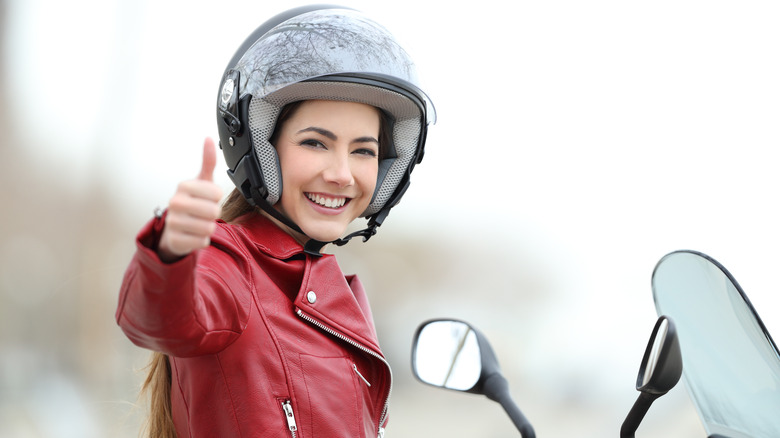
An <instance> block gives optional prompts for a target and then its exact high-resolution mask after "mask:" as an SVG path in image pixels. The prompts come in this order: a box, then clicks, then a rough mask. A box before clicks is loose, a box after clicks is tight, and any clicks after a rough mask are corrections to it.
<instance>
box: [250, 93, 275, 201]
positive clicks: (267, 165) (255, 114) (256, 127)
mask: <svg viewBox="0 0 780 438" xmlns="http://www.w3.org/2000/svg"><path fill="white" fill-rule="evenodd" d="M280 111H281V108H279V107H278V106H275V105H272V104H270V103H268V102H266V101H264V100H262V99H252V100H251V101H250V102H249V128H250V131H251V132H252V145H253V146H254V149H255V154H256V156H257V162H258V163H260V170H261V172H262V176H263V181H264V182H265V186H266V187H267V188H268V196H267V197H266V200H267V201H268V203H269V204H271V205H273V204H275V203H276V202H277V201H279V198H280V197H281V196H282V179H281V177H280V176H281V169H279V158H278V156H277V155H276V149H275V148H274V147H273V146H271V143H270V142H269V141H268V140H269V139H270V138H271V135H272V134H273V130H274V125H275V121H276V118H277V117H278V116H279V112H280Z"/></svg>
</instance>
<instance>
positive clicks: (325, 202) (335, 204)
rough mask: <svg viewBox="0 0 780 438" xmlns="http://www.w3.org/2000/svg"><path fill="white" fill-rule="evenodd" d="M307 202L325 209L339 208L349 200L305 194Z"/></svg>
mask: <svg viewBox="0 0 780 438" xmlns="http://www.w3.org/2000/svg"><path fill="white" fill-rule="evenodd" d="M306 197H307V198H309V201H311V202H313V203H315V204H317V205H321V206H323V207H325V208H341V207H343V206H344V204H346V203H347V202H348V201H349V198H344V197H330V196H322V195H318V194H316V193H306Z"/></svg>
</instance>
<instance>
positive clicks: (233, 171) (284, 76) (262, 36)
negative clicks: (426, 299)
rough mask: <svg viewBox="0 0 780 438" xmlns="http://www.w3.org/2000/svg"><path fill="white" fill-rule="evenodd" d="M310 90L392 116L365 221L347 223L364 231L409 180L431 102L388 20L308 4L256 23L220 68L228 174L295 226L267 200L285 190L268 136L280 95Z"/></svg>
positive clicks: (254, 200) (285, 98)
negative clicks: (389, 139) (385, 23)
mask: <svg viewBox="0 0 780 438" xmlns="http://www.w3.org/2000/svg"><path fill="white" fill-rule="evenodd" d="M312 99H320V100H339V101H351V102H359V103H364V104H368V105H372V106H374V107H377V108H379V109H381V110H382V111H383V112H384V113H385V114H386V115H388V116H389V119H390V120H391V128H392V135H391V136H390V137H392V144H389V145H384V144H383V145H382V149H383V151H382V154H381V156H380V157H379V173H378V178H377V184H376V190H375V192H374V194H373V198H372V199H371V202H370V204H369V206H368V208H367V209H366V210H365V211H364V212H363V214H362V215H361V216H363V217H366V218H367V219H368V227H367V228H366V229H365V230H362V231H359V232H356V233H353V235H361V236H363V238H364V240H367V239H368V238H369V237H370V236H372V235H373V234H374V233H376V227H378V226H379V225H381V224H382V221H383V220H384V219H385V217H386V216H387V214H388V212H389V211H390V209H391V208H392V207H393V206H395V205H396V204H397V203H398V201H399V200H400V199H401V197H402V196H403V194H404V192H405V191H406V189H407V188H408V186H409V178H410V174H411V172H412V169H413V168H414V166H415V165H416V164H418V163H420V161H421V160H422V158H423V152H424V147H425V138H426V134H427V126H428V125H429V124H431V123H435V119H436V113H435V110H434V108H433V105H432V103H431V101H430V100H429V98H428V97H427V95H426V94H425V93H424V92H423V91H422V90H421V88H420V86H419V83H418V78H417V73H416V70H415V66H414V63H413V62H412V60H411V58H410V57H409V55H408V54H407V53H406V51H404V49H403V48H402V47H401V46H400V45H399V44H398V42H397V41H396V40H395V38H394V37H393V36H392V35H391V34H390V33H389V32H388V31H387V29H385V28H384V27H383V26H381V25H380V24H378V23H376V22H375V21H373V20H371V19H369V18H368V17H366V16H365V15H363V14H362V13H360V12H358V11H356V10H353V9H349V8H343V7H339V6H329V5H316V6H304V7H299V8H295V9H291V10H289V11H286V12H283V13H281V14H279V15H277V16H275V17H273V18H271V19H270V20H268V21H267V22H265V23H264V24H262V25H261V26H260V27H259V28H257V30H255V32H253V33H252V34H251V35H250V36H249V37H248V38H247V39H246V41H245V42H244V43H243V44H242V45H241V47H240V48H239V49H238V51H237V52H236V54H235V55H234V56H233V58H232V59H231V60H230V62H229V64H228V66H227V68H226V70H225V73H224V76H223V78H222V82H221V85H220V90H219V96H218V100H217V124H218V130H219V145H220V148H221V149H222V152H223V154H224V156H225V161H226V164H227V166H228V168H229V170H228V175H229V176H230V178H231V179H232V181H233V183H234V184H235V185H236V187H237V188H238V189H239V190H240V192H241V193H242V194H243V195H244V197H245V198H246V200H247V201H248V202H249V203H250V204H252V205H254V206H258V207H260V208H262V209H264V210H265V211H267V212H268V213H269V214H272V215H274V216H275V217H276V218H277V219H279V220H281V221H282V222H284V223H285V224H287V225H288V226H290V227H292V228H293V229H295V230H298V231H300V228H298V227H297V225H295V224H294V223H292V221H291V220H290V219H288V218H286V217H284V216H283V215H282V214H281V213H280V212H278V211H277V210H276V209H274V208H273V207H272V206H273V205H274V204H275V203H276V202H277V201H278V200H279V198H280V196H281V193H282V175H281V171H280V165H279V159H278V156H277V154H276V150H275V148H274V146H273V145H272V144H271V143H270V141H269V140H270V138H271V136H272V134H273V131H274V127H275V125H276V122H277V118H278V116H279V114H280V111H281V110H282V108H283V107H284V106H285V105H287V104H289V103H292V102H296V101H302V100H312ZM353 235H350V236H347V237H346V239H340V240H339V241H336V243H337V244H343V243H346V241H348V240H349V238H351V237H352V236H353ZM323 245H324V243H323ZM320 248H321V245H320ZM316 251H317V252H318V251H319V248H317V250H316Z"/></svg>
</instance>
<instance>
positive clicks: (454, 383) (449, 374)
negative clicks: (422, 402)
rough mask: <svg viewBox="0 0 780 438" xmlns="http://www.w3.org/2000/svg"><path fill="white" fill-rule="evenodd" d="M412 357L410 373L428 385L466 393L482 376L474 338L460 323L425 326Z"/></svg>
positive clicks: (480, 362) (472, 331)
mask: <svg viewBox="0 0 780 438" xmlns="http://www.w3.org/2000/svg"><path fill="white" fill-rule="evenodd" d="M413 357H414V361H413V364H412V365H413V367H412V368H413V370H414V373H415V374H416V375H417V378H419V379H420V380H421V381H423V382H425V383H427V384H429V385H434V386H440V387H444V388H449V389H455V390H459V391H467V390H469V389H471V388H472V387H474V385H476V384H477V381H478V380H479V376H480V375H481V373H482V356H481V355H480V351H479V343H478V342H477V336H476V334H475V333H474V330H472V328H471V327H470V326H469V325H468V324H466V323H463V322H460V321H433V322H430V323H428V324H427V325H425V326H424V327H423V328H422V329H421V330H420V332H419V334H418V337H417V339H416V342H415V347H414V352H413Z"/></svg>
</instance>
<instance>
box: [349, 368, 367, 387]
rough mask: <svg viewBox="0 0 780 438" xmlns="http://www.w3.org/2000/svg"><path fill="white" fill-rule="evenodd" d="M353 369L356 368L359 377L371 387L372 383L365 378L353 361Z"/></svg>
mask: <svg viewBox="0 0 780 438" xmlns="http://www.w3.org/2000/svg"><path fill="white" fill-rule="evenodd" d="M352 369H353V370H355V374H357V375H358V377H360V379H361V380H363V381H364V382H366V385H368V387H369V388H370V387H371V384H370V383H368V380H366V378H365V377H363V375H362V374H360V371H358V369H357V365H355V364H354V363H353V364H352Z"/></svg>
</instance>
